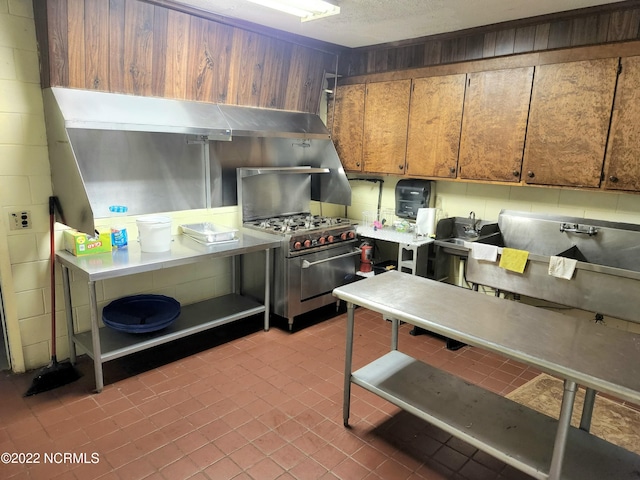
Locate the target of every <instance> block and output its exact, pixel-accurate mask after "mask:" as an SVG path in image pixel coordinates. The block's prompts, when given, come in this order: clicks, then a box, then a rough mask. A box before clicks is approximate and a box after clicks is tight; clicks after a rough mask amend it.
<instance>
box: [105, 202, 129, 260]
mask: <svg viewBox="0 0 640 480" xmlns="http://www.w3.org/2000/svg"><path fill="white" fill-rule="evenodd" d="M127 210H128V209H127V207H125V206H123V205H112V206H110V207H109V211H110V212H111V214H112V216H114V217H124V216H125V215H126V214H127ZM128 243H129V239H128V237H127V227H126V226H125V225H124V221H122V223H120V222H118V223H117V224H115V225H113V226H112V227H111V245H112V246H113V248H114V249H116V250H120V249H122V248H127V244H128Z"/></svg>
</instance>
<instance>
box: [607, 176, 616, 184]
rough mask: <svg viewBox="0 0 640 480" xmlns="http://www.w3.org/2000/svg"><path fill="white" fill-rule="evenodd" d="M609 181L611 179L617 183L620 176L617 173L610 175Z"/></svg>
mask: <svg viewBox="0 0 640 480" xmlns="http://www.w3.org/2000/svg"><path fill="white" fill-rule="evenodd" d="M609 181H610V182H611V183H616V182H617V181H618V177H616V176H615V175H611V176H610V177H609Z"/></svg>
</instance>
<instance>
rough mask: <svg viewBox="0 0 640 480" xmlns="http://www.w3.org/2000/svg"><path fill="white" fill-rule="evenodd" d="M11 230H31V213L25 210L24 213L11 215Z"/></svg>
mask: <svg viewBox="0 0 640 480" xmlns="http://www.w3.org/2000/svg"><path fill="white" fill-rule="evenodd" d="M9 228H10V229H11V230H25V229H27V228H31V212H30V211H28V210H24V211H22V212H11V213H9Z"/></svg>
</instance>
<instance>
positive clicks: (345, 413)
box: [342, 302, 356, 427]
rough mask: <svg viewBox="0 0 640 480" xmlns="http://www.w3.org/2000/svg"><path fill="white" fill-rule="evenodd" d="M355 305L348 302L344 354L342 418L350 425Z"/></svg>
mask: <svg viewBox="0 0 640 480" xmlns="http://www.w3.org/2000/svg"><path fill="white" fill-rule="evenodd" d="M355 309H356V308H355V305H354V304H353V303H351V302H347V348H346V351H345V356H344V403H343V406H342V418H343V421H344V426H345V427H348V426H349V409H350V404H351V367H352V360H353V326H354V318H355Z"/></svg>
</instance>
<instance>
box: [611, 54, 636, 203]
mask: <svg viewBox="0 0 640 480" xmlns="http://www.w3.org/2000/svg"><path fill="white" fill-rule="evenodd" d="M620 66H621V69H620V76H619V78H618V86H617V88H616V96H615V100H614V106H613V117H612V119H611V131H610V133H609V142H608V144H607V154H606V157H605V170H604V172H605V175H604V186H605V188H606V189H608V190H628V191H640V130H639V129H638V125H639V124H640V57H629V58H622V59H620Z"/></svg>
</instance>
